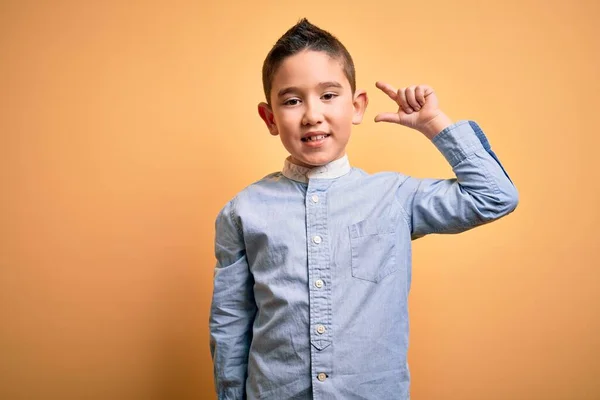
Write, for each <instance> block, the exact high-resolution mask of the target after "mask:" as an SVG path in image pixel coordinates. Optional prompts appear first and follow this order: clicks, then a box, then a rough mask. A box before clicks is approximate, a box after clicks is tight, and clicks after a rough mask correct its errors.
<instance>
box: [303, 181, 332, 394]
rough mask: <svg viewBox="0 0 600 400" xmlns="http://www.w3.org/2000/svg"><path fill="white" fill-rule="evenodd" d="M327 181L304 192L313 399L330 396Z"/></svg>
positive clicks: (313, 183)
mask: <svg viewBox="0 0 600 400" xmlns="http://www.w3.org/2000/svg"><path fill="white" fill-rule="evenodd" d="M330 183H331V182H330V181H329V180H319V179H311V180H310V181H309V183H308V188H307V192H306V200H305V204H306V227H307V232H306V233H307V238H308V281H309V308H310V310H309V315H310V342H311V347H310V350H311V375H312V386H313V398H314V399H323V398H329V397H330V396H328V395H327V393H331V390H330V384H329V380H330V379H331V374H332V367H333V357H332V354H331V352H332V349H331V346H330V345H331V342H332V334H333V332H332V330H331V269H330V265H329V261H330V253H329V252H330V250H329V249H330V245H329V244H330V243H329V242H330V238H329V231H328V229H327V228H328V223H327V222H328V221H327V188H328V186H329V184H330Z"/></svg>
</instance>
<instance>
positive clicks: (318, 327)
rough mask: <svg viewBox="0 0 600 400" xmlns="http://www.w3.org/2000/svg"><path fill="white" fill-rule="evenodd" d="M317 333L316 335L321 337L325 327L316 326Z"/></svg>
mask: <svg viewBox="0 0 600 400" xmlns="http://www.w3.org/2000/svg"><path fill="white" fill-rule="evenodd" d="M317 333H318V334H319V335H322V334H324V333H325V327H324V326H323V325H319V326H317Z"/></svg>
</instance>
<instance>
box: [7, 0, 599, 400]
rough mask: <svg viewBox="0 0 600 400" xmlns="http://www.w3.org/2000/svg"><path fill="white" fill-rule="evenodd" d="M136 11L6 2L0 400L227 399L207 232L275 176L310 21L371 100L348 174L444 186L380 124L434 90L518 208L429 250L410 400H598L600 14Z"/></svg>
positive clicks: (438, 159) (520, 7)
mask: <svg viewBox="0 0 600 400" xmlns="http://www.w3.org/2000/svg"><path fill="white" fill-rule="evenodd" d="M122 3H127V4H128V5H124V4H122ZM131 3H133V2H116V1H115V2H101V1H95V2H92V1H88V2H79V1H52V2H50V1H47V2H45V1H39V2H31V1H1V2H0V135H1V136H0V179H1V181H0V398H2V399H7V400H12V399H27V400H30V399H61V400H66V399H106V400H108V399H111V400H116V399H127V400H129V399H144V400H146V399H199V398H202V399H205V398H206V399H211V398H214V397H213V394H212V393H213V387H212V365H211V361H210V355H209V347H208V310H209V304H210V297H211V291H212V273H213V266H214V256H213V248H212V241H213V234H214V219H215V216H216V214H217V212H218V211H219V209H220V208H221V207H222V206H223V205H224V204H225V202H226V201H228V200H229V199H230V198H231V197H233V196H234V195H235V193H236V192H238V191H239V190H241V189H242V188H243V187H244V186H246V185H247V184H249V183H251V182H253V181H255V180H257V179H259V178H261V177H262V176H264V175H266V174H267V173H270V172H272V171H276V170H279V169H280V168H281V165H282V163H283V159H284V157H285V155H286V154H285V152H284V150H283V147H282V146H281V144H280V142H279V139H278V138H273V137H271V136H270V135H269V134H268V132H267V130H266V128H265V127H264V126H263V122H262V121H261V120H260V118H259V117H258V114H257V112H256V105H257V103H258V102H259V101H261V100H262V86H261V80H260V79H261V65H262V61H263V59H264V57H265V55H266V53H267V52H268V51H269V49H270V47H271V45H272V44H273V43H274V42H275V40H276V39H277V38H278V37H279V36H280V35H281V34H282V33H283V32H284V31H285V30H287V29H288V28H289V27H290V26H291V25H293V24H294V23H295V22H296V21H297V20H298V19H299V18H301V17H304V16H306V17H308V18H309V20H310V21H312V22H314V23H316V24H317V25H320V26H322V27H323V28H325V29H327V30H330V31H331V32H332V33H334V34H335V35H337V36H338V37H339V38H340V39H341V40H342V41H343V42H344V43H345V45H346V46H347V47H348V49H349V50H350V52H351V54H352V55H353V57H354V59H355V62H356V68H357V71H358V73H357V81H358V86H359V87H361V88H365V89H367V90H368V93H369V95H370V105H369V107H368V109H367V113H366V119H365V122H364V123H363V124H362V125H360V126H358V127H356V129H355V130H354V133H353V138H352V140H351V144H350V146H349V148H348V152H349V155H350V160H351V162H352V163H353V164H354V165H355V166H359V167H361V168H363V169H365V170H367V171H369V172H376V171H380V170H398V171H402V172H404V173H407V174H411V175H414V176H418V177H447V176H450V174H451V170H450V168H449V167H448V165H447V164H446V163H445V161H444V160H443V157H442V156H441V155H440V154H439V153H438V152H437V151H436V150H435V148H434V147H433V146H432V145H431V144H430V143H429V142H428V141H427V140H426V139H425V138H423V137H421V135H420V134H419V133H417V132H413V131H410V130H408V129H406V128H402V127H400V126H397V125H385V124H377V125H376V124H375V123H374V122H373V118H374V116H375V115H376V114H377V113H378V112H381V111H393V110H395V108H394V107H393V104H392V103H391V101H390V100H389V99H387V98H386V96H384V95H383V94H382V93H379V92H378V91H377V89H375V87H374V82H375V81H376V80H385V81H389V82H390V83H392V84H394V85H397V86H404V85H408V84H412V83H427V84H429V85H431V86H433V87H434V88H435V89H436V91H437V93H438V96H439V98H440V101H441V106H442V109H443V110H444V111H445V112H446V113H447V114H448V115H450V116H451V117H452V118H453V119H455V120H458V119H473V120H476V121H477V122H479V123H480V124H481V126H482V127H483V129H484V130H485V132H486V133H487V135H488V137H489V138H490V141H491V143H492V147H493V149H494V150H495V151H496V152H497V154H498V155H499V157H500V159H501V160H502V162H503V164H504V166H505V167H506V169H507V170H508V172H509V174H510V176H511V178H512V179H513V180H514V182H515V183H516V185H517V187H518V189H519V191H520V195H521V202H520V205H519V207H518V208H517V210H516V212H515V213H514V214H511V215H510V216H508V217H507V218H505V219H502V220H500V221H498V222H496V223H493V224H490V225H486V226H484V227H481V228H479V229H476V230H473V231H470V232H467V233H464V234H460V235H455V236H444V237H439V236H431V237H428V238H425V239H421V240H419V241H417V242H415V250H414V274H413V288H412V293H411V300H410V309H411V344H410V350H409V362H410V366H411V371H412V376H413V386H412V394H413V398H414V399H416V400H437V399H448V400H450V399H453V400H454V399H455V400H469V399H472V400H482V399H485V400H493V399H498V400H506V399H523V400H533V399H544V400H551V399H557V400H558V399H598V398H600V379H598V377H599V376H600V361H599V360H600V334H599V332H600V298H599V294H598V293H599V285H600V262H599V261H598V256H599V251H598V247H597V246H598V238H597V227H598V224H599V223H600V220H599V212H598V207H599V205H600V201H599V200H600V198H599V194H598V193H599V192H598V186H599V184H598V180H599V178H600V176H599V175H600V174H599V171H600V161H599V159H600V156H599V155H598V152H599V150H598V145H599V142H600V141H599V139H598V136H599V135H598V125H599V124H598V119H597V118H598V117H599V115H600V114H599V111H598V108H599V106H600V102H599V100H598V93H600V85H599V79H598V72H599V71H600V60H599V55H600V35H598V32H597V21H598V18H599V17H600V6H599V5H598V4H599V3H598V2H596V1H593V0H590V1H582V0H580V1H570V2H568V1H541V0H540V1H534V0H528V1H520V2H517V1H510V2H482V1H474V0H473V1H466V0H459V1H441V0H438V1H426V2H423V1H413V2H405V1H379V0H373V1H367V2H355V3H351V2H349V1H345V2H341V1H340V2H332V1H323V0H319V1H303V2H283V1H270V2H269V1H259V2H242V1H239V2H231V1H228V2H216V1H212V2H200V1H198V2H180V1H176V0H171V1H152V2H138V4H136V5H131Z"/></svg>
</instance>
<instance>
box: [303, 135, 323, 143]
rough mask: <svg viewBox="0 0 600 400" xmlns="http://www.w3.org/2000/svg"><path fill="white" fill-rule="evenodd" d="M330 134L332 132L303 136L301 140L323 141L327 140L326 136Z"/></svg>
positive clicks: (307, 141)
mask: <svg viewBox="0 0 600 400" xmlns="http://www.w3.org/2000/svg"><path fill="white" fill-rule="evenodd" d="M329 136H331V134H328V133H323V134H317V135H308V136H306V137H303V138H302V139H300V140H302V141H303V142H304V143H312V142H321V141H323V140H325V139H326V138H328V137H329Z"/></svg>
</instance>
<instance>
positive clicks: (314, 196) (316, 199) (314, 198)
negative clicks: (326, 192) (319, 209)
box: [311, 194, 319, 203]
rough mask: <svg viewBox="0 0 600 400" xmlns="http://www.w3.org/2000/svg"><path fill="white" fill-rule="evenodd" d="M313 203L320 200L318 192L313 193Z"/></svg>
mask: <svg viewBox="0 0 600 400" xmlns="http://www.w3.org/2000/svg"><path fill="white" fill-rule="evenodd" d="M311 199H312V201H313V203H318V202H319V196H317V195H316V194H313V195H312V197H311Z"/></svg>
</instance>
